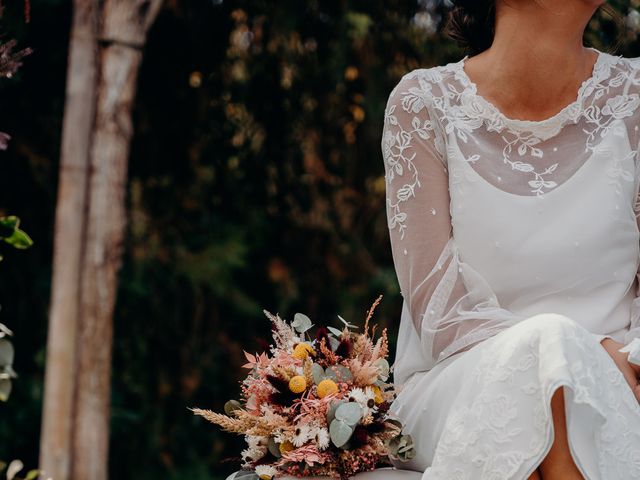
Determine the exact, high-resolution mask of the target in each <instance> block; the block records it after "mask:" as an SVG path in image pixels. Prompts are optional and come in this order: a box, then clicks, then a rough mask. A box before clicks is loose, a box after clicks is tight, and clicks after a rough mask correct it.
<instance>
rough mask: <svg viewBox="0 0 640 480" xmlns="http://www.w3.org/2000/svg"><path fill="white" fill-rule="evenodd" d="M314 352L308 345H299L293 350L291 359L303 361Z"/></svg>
mask: <svg viewBox="0 0 640 480" xmlns="http://www.w3.org/2000/svg"><path fill="white" fill-rule="evenodd" d="M315 354H316V352H315V350H314V349H313V348H312V347H311V345H309V344H308V343H299V344H297V345H296V346H295V348H294V349H293V358H297V359H298V360H304V359H305V358H307V357H308V356H309V355H315Z"/></svg>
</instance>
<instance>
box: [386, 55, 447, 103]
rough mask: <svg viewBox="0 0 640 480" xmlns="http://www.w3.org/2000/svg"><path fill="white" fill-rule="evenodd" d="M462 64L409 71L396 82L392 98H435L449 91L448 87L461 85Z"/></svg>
mask: <svg viewBox="0 0 640 480" xmlns="http://www.w3.org/2000/svg"><path fill="white" fill-rule="evenodd" d="M459 67H460V62H450V63H446V64H440V65H433V66H430V67H418V68H414V69H413V70H410V71H408V72H407V73H405V74H404V75H402V77H401V78H400V79H399V80H398V81H397V82H396V84H395V85H394V87H393V89H392V91H391V94H390V96H398V95H407V94H417V93H420V94H421V96H422V98H425V99H426V98H429V97H430V98H434V97H440V96H442V95H444V94H445V93H446V92H447V91H449V88H448V85H451V84H452V83H454V82H456V81H457V82H458V83H459V76H460V74H459Z"/></svg>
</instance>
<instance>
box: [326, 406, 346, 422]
mask: <svg viewBox="0 0 640 480" xmlns="http://www.w3.org/2000/svg"><path fill="white" fill-rule="evenodd" d="M343 403H345V402H339V401H335V400H334V401H332V402H331V403H330V404H329V408H328V409H327V425H331V422H333V419H334V418H336V409H337V408H338V407H339V406H340V405H342V404H343Z"/></svg>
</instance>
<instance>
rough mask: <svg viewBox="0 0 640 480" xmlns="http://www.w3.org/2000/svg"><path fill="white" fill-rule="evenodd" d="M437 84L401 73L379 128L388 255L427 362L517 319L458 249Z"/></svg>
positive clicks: (438, 358)
mask: <svg viewBox="0 0 640 480" xmlns="http://www.w3.org/2000/svg"><path fill="white" fill-rule="evenodd" d="M435 88H438V87H437V86H435V85H434V84H432V83H430V82H428V81H427V80H425V79H422V78H420V74H419V73H418V74H416V72H412V73H410V74H407V75H405V76H404V77H403V78H402V79H401V80H400V82H399V83H398V84H397V85H396V86H395V88H394V89H393V91H392V92H391V94H390V96H389V99H388V102H387V105H386V109H385V116H384V128H383V134H382V153H383V159H384V165H385V179H386V210H387V220H388V227H389V236H390V240H391V249H392V254H393V260H394V265H395V269H396V274H397V277H398V282H399V284H400V288H401V293H402V296H403V298H404V301H405V303H406V304H407V306H408V309H409V311H410V314H411V317H412V320H413V324H414V326H415V328H416V332H417V335H419V336H420V341H421V344H422V347H423V353H424V354H425V357H426V358H428V359H430V360H429V361H430V363H431V364H430V365H428V366H427V368H430V367H431V366H433V365H434V364H435V363H437V362H438V361H441V360H443V359H444V358H446V357H448V356H450V355H452V354H454V353H456V352H459V351H462V350H465V349H468V348H470V347H471V346H473V345H475V344H477V343H478V342H480V341H482V340H484V339H486V338H488V337H490V336H492V335H494V334H496V333H498V332H499V331H501V330H503V329H504V328H506V327H508V326H510V325H513V324H514V323H515V322H517V321H519V320H521V319H522V317H520V316H517V315H514V314H513V313H512V312H509V311H507V310H505V309H503V308H501V307H500V305H499V304H498V301H497V299H496V296H495V294H494V293H493V292H492V291H491V288H490V287H489V285H488V283H487V282H486V281H485V280H484V279H483V278H482V277H481V276H480V275H479V274H478V273H477V272H476V271H475V270H474V269H473V268H472V267H471V266H470V265H468V264H466V263H465V262H464V261H463V260H462V259H461V258H460V256H459V253H458V248H457V245H456V242H455V239H454V238H453V232H452V224H451V215H450V196H449V180H448V170H447V161H446V155H447V152H446V142H445V138H444V135H445V134H444V132H443V130H442V127H441V125H440V124H439V120H438V113H439V111H438V109H437V108H436V107H435V106H434V104H433V102H432V99H433V97H432V94H433V89H435Z"/></svg>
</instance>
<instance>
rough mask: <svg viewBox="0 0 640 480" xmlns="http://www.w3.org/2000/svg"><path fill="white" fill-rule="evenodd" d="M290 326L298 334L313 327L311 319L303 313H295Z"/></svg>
mask: <svg viewBox="0 0 640 480" xmlns="http://www.w3.org/2000/svg"><path fill="white" fill-rule="evenodd" d="M291 326H292V327H293V328H294V329H295V330H296V331H297V332H298V333H304V332H306V331H307V330H309V329H310V328H311V327H313V324H312V323H311V319H310V318H309V317H307V316H306V315H305V314H304V313H296V314H295V315H294V316H293V322H291Z"/></svg>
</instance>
